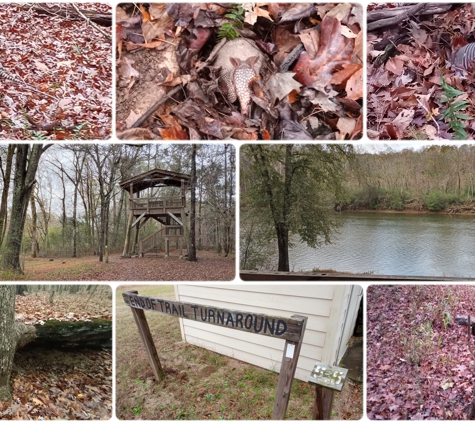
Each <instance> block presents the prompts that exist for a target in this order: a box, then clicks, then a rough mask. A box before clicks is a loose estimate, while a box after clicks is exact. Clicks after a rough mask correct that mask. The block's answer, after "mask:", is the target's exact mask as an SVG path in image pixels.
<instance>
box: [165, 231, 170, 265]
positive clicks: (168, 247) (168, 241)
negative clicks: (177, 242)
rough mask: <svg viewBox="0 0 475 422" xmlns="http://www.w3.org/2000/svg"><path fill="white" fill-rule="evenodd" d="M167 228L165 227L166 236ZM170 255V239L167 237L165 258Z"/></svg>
mask: <svg viewBox="0 0 475 422" xmlns="http://www.w3.org/2000/svg"><path fill="white" fill-rule="evenodd" d="M166 230H167V229H166V228H165V236H166ZM169 256H170V239H169V238H168V237H165V258H168V257H169Z"/></svg>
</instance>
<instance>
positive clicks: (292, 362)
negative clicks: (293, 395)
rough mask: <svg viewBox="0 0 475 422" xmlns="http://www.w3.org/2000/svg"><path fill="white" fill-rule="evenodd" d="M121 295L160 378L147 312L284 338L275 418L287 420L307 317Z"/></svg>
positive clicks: (132, 292)
mask: <svg viewBox="0 0 475 422" xmlns="http://www.w3.org/2000/svg"><path fill="white" fill-rule="evenodd" d="M122 297H123V298H124V302H125V304H126V305H127V306H129V307H130V308H131V310H132V313H133V315H134V319H135V322H136V324H137V327H138V330H139V333H140V337H141V338H142V342H143V343H144V346H145V349H146V350H147V355H148V359H149V362H150V365H151V366H152V369H153V372H154V374H155V378H156V379H157V380H159V381H161V380H162V379H163V378H164V372H163V369H162V366H161V364H160V359H159V357H158V354H157V350H156V348H155V345H154V343H153V339H152V336H151V334H150V329H149V327H148V323H147V319H146V318H145V314H144V311H152V312H159V313H163V314H167V315H170V316H175V317H178V318H185V319H188V320H192V321H198V322H203V323H206V324H212V325H218V326H221V327H226V328H230V329H234V330H240V331H247V332H250V333H254V334H259V335H264V336H269V337H276V338H281V339H283V340H285V347H284V355H283V358H282V366H281V368H280V374H279V380H278V383H277V391H276V394H275V402H274V410H273V411H272V419H275V420H277V419H284V417H285V412H286V410H287V406H288V403H289V397H290V391H291V388H292V381H293V379H294V375H295V370H296V369H297V362H298V358H299V355H300V349H301V348H302V342H303V336H304V333H305V327H306V325H307V317H306V316H300V315H292V317H290V318H286V317H280V316H274V315H265V314H257V313H252V312H246V311H237V310H231V309H225V308H217V307H213V306H205V305H200V304H195V303H188V302H176V301H172V300H166V299H160V298H155V297H150V296H141V295H139V294H138V292H137V291H135V290H134V291H128V292H124V293H122Z"/></svg>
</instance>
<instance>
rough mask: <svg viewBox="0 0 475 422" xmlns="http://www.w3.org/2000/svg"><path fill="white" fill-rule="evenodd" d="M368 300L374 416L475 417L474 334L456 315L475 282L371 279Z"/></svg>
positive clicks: (473, 295) (468, 302) (468, 309)
mask: <svg viewBox="0 0 475 422" xmlns="http://www.w3.org/2000/svg"><path fill="white" fill-rule="evenodd" d="M367 300H368V306H367V318H368V320H367V336H368V337H367V368H366V371H367V414H368V418H369V419H401V420H408V419H444V420H462V419H472V418H473V414H472V415H471V414H470V413H471V404H472V401H473V399H474V390H473V388H474V371H473V361H474V356H473V355H472V354H471V353H470V350H469V345H468V344H467V338H468V340H469V341H470V342H472V341H473V336H472V335H469V336H467V327H464V326H460V325H457V324H456V323H455V322H454V321H455V317H456V316H457V315H465V316H466V315H467V314H468V313H469V314H473V311H474V303H475V287H474V286H468V285H466V286H464V285H455V286H441V285H426V286H423V285H415V286H411V285H399V286H370V287H369V288H368V291H367ZM473 318H475V317H473ZM474 320H475V319H474ZM470 347H472V348H473V345H470Z"/></svg>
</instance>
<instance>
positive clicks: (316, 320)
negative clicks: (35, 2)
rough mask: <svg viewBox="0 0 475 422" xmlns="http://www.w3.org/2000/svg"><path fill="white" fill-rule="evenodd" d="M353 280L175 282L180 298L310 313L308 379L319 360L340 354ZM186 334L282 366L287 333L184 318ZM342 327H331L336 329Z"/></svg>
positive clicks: (303, 357)
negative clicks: (321, 282)
mask: <svg viewBox="0 0 475 422" xmlns="http://www.w3.org/2000/svg"><path fill="white" fill-rule="evenodd" d="M350 291H351V286H344V285H336V286H327V285H315V284H313V285H305V284H297V285H296V284H291V285H289V284H287V285H275V284H273V285H270V284H253V283H246V284H233V283H228V284H217V283H212V284H211V283H208V284H199V285H197V284H176V285H175V295H176V300H178V301H183V302H191V303H199V304H203V305H210V306H216V307H219V308H228V309H235V310H240V311H248V312H255V313H263V314H269V315H276V316H283V317H291V316H292V315H295V314H298V315H304V316H307V317H308V318H309V319H308V322H307V328H306V331H305V336H304V342H303V345H302V350H301V352H300V358H299V362H298V366H297V371H296V378H298V379H301V380H303V381H307V379H308V376H309V374H310V371H311V370H312V368H313V367H314V365H315V363H316V362H317V361H323V362H325V363H329V364H333V363H334V362H333V361H328V360H327V359H333V360H335V359H336V357H337V356H338V341H339V340H340V339H341V335H342V330H343V327H344V318H345V316H346V307H347V304H348V298H349V294H350ZM180 325H181V330H182V338H183V340H184V341H186V342H187V343H191V344H195V345H197V346H200V347H204V348H206V349H209V350H212V351H214V352H217V353H220V354H223V355H226V356H230V357H233V358H235V359H239V360H242V361H244V362H248V363H251V364H253V365H256V366H260V367H262V368H265V369H269V370H273V371H276V372H278V371H279V370H280V364H281V361H282V356H283V352H284V344H285V341H284V340H282V339H277V338H272V337H267V336H262V335H257V334H253V333H247V332H243V331H238V330H232V329H229V328H225V327H220V326H214V325H209V324H203V323H201V322H198V321H190V320H186V319H185V320H184V319H180ZM333 329H334V330H336V331H337V332H335V333H331V332H330V331H331V330H333Z"/></svg>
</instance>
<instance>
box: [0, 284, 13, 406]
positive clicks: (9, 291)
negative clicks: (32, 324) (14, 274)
mask: <svg viewBox="0 0 475 422" xmlns="http://www.w3.org/2000/svg"><path fill="white" fill-rule="evenodd" d="M14 322H15V286H5V285H4V286H0V401H3V402H5V401H10V400H11V398H12V396H11V391H10V382H9V381H10V373H11V371H12V365H13V356H14V355H15V349H16V343H17V338H16V335H15V330H14Z"/></svg>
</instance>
